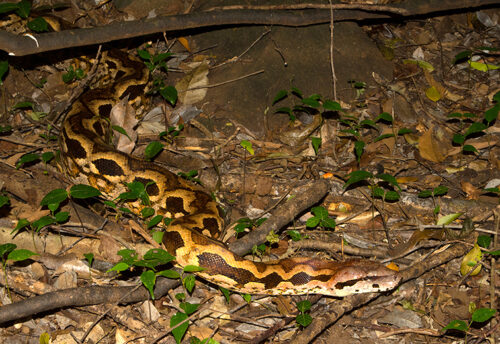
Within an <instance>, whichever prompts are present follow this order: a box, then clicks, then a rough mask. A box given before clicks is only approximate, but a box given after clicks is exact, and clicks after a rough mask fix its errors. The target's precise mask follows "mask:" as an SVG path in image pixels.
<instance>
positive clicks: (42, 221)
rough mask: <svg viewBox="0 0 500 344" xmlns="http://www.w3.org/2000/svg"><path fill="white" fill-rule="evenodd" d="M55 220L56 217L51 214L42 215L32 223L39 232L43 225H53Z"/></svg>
mask: <svg viewBox="0 0 500 344" xmlns="http://www.w3.org/2000/svg"><path fill="white" fill-rule="evenodd" d="M54 222H55V219H54V218H53V217H51V216H42V217H41V218H39V219H38V220H36V221H34V222H33V223H32V224H31V225H32V226H33V228H35V230H36V231H37V232H38V231H39V230H40V229H42V228H43V227H45V226H48V225H51V224H53V223H54Z"/></svg>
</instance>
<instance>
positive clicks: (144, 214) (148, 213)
mask: <svg viewBox="0 0 500 344" xmlns="http://www.w3.org/2000/svg"><path fill="white" fill-rule="evenodd" d="M154 213H155V210H154V209H153V208H151V207H146V208H143V209H142V210H141V216H142V217H143V218H144V219H145V218H148V217H150V216H152V215H153V214H154ZM160 216H161V215H160ZM160 221H161V220H160Z"/></svg>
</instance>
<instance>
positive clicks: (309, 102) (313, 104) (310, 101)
mask: <svg viewBox="0 0 500 344" xmlns="http://www.w3.org/2000/svg"><path fill="white" fill-rule="evenodd" d="M302 104H304V105H307V106H310V107H312V108H318V107H320V106H321V104H320V103H319V101H318V100H317V99H315V98H312V97H309V98H304V99H302Z"/></svg>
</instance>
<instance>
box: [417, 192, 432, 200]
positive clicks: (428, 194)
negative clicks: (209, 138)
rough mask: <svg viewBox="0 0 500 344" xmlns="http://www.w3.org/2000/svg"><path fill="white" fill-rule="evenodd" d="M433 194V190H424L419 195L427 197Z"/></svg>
mask: <svg viewBox="0 0 500 344" xmlns="http://www.w3.org/2000/svg"><path fill="white" fill-rule="evenodd" d="M431 196H432V190H423V191H420V192H419V193H418V197H420V198H427V197H431Z"/></svg>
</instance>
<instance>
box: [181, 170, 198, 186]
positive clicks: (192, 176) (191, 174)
mask: <svg viewBox="0 0 500 344" xmlns="http://www.w3.org/2000/svg"><path fill="white" fill-rule="evenodd" d="M177 175H178V176H180V177H181V178H184V179H186V180H189V181H190V182H193V183H195V184H199V185H202V183H201V180H200V178H197V176H198V171H196V170H191V171H188V172H187V173H186V172H179V173H177Z"/></svg>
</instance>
